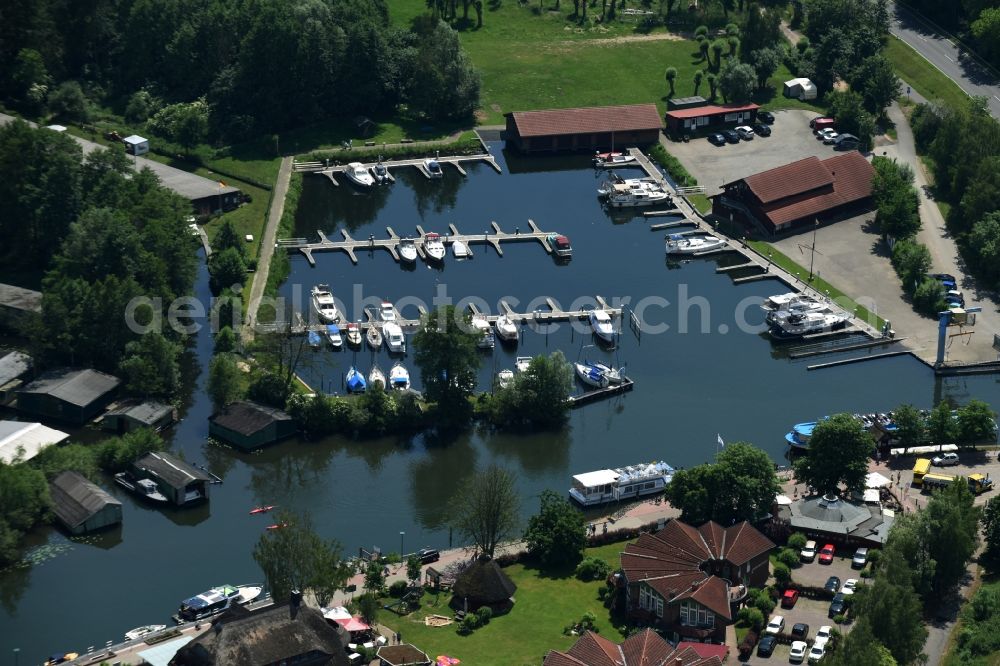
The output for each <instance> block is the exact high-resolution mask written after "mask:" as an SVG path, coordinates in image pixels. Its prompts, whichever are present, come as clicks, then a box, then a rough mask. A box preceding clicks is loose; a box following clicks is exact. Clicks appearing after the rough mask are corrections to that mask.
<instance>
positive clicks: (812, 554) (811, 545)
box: [799, 541, 816, 562]
mask: <svg viewBox="0 0 1000 666" xmlns="http://www.w3.org/2000/svg"><path fill="white" fill-rule="evenodd" d="M799 559H800V560H802V561H803V562H812V561H813V560H814V559H816V542H815V541H806V547H805V548H803V549H802V550H800V551H799Z"/></svg>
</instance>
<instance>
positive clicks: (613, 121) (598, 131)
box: [504, 104, 663, 153]
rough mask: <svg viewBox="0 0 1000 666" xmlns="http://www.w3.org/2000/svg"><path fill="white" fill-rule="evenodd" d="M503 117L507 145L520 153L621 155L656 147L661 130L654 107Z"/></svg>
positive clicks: (594, 108) (553, 111) (517, 113)
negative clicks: (606, 152)
mask: <svg viewBox="0 0 1000 666" xmlns="http://www.w3.org/2000/svg"><path fill="white" fill-rule="evenodd" d="M505 117H506V119H507V129H506V131H505V132H504V138H505V139H506V141H507V145H509V146H513V147H514V148H517V149H518V150H519V151H521V152H522V153H536V152H557V151H581V150H586V151H594V150H612V149H614V150H618V151H621V150H623V149H624V148H626V147H629V146H642V145H647V144H651V143H656V142H657V141H658V140H659V138H660V129H661V128H662V127H663V123H662V121H661V120H660V112H659V111H657V110H656V105H655V104H625V105H622V106H592V107H583V108H573V109H547V110H544V111H514V112H512V113H507V114H505Z"/></svg>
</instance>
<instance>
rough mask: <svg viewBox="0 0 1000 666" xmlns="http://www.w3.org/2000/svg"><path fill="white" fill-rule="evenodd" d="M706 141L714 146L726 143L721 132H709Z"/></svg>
mask: <svg viewBox="0 0 1000 666" xmlns="http://www.w3.org/2000/svg"><path fill="white" fill-rule="evenodd" d="M708 142H709V143H710V144H712V145H715V146H724V145H726V137H724V136H722V135H721V134H709V135H708Z"/></svg>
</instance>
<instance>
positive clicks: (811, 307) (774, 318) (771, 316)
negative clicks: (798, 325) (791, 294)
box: [765, 299, 833, 325]
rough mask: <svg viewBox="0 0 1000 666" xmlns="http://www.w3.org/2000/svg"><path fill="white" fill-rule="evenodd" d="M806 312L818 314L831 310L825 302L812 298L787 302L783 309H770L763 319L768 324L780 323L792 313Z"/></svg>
mask: <svg viewBox="0 0 1000 666" xmlns="http://www.w3.org/2000/svg"><path fill="white" fill-rule="evenodd" d="M808 312H816V313H820V314H824V313H828V312H833V310H831V309H830V306H829V305H827V304H826V303H821V302H820V301H814V300H812V299H807V300H801V301H794V302H792V303H789V304H788V306H787V307H786V309H784V310H770V311H768V313H767V316H766V317H765V319H766V320H767V323H768V324H771V325H775V324H780V323H781V322H782V321H784V320H785V319H788V318H789V317H791V316H793V315H801V314H806V313H808Z"/></svg>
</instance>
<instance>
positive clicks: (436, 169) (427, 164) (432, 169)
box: [424, 158, 444, 178]
mask: <svg viewBox="0 0 1000 666" xmlns="http://www.w3.org/2000/svg"><path fill="white" fill-rule="evenodd" d="M424 168H425V169H427V173H428V174H429V175H430V177H431V178H442V177H443V176H444V172H443V171H441V163H440V162H438V161H437V160H433V159H429V158H428V159H426V160H424Z"/></svg>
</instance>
